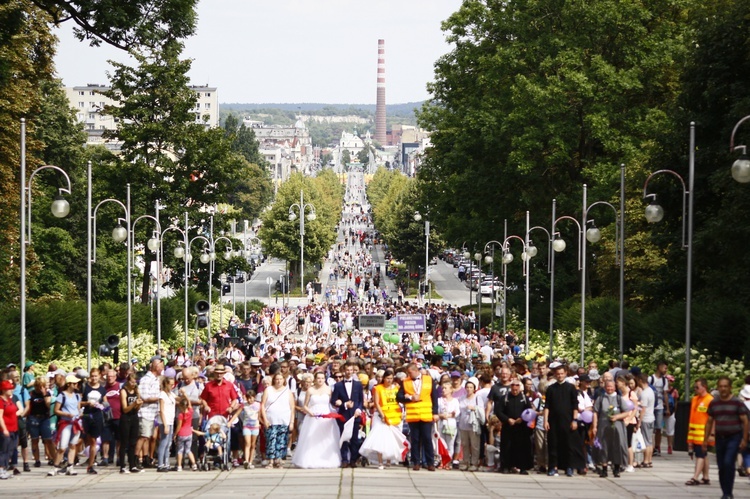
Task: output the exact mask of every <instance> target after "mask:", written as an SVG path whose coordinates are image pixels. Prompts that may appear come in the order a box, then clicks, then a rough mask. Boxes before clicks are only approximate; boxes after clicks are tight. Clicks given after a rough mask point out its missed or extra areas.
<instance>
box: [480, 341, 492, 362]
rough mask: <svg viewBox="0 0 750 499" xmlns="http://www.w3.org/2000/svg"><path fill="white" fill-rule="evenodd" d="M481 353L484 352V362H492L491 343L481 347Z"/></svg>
mask: <svg viewBox="0 0 750 499" xmlns="http://www.w3.org/2000/svg"><path fill="white" fill-rule="evenodd" d="M479 353H480V354H482V362H484V363H485V364H489V363H491V362H492V353H493V351H492V347H491V346H489V345H484V346H483V347H482V348H480V349H479Z"/></svg>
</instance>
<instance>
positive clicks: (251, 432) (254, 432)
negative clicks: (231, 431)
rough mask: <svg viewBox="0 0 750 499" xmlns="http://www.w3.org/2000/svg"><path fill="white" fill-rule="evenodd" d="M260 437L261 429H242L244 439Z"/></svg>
mask: <svg viewBox="0 0 750 499" xmlns="http://www.w3.org/2000/svg"><path fill="white" fill-rule="evenodd" d="M258 435H260V428H248V427H245V428H242V436H243V437H257V436H258Z"/></svg>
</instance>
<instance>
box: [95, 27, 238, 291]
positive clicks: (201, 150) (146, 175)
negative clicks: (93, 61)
mask: <svg viewBox="0 0 750 499" xmlns="http://www.w3.org/2000/svg"><path fill="white" fill-rule="evenodd" d="M181 52H182V43H180V42H178V41H175V40H167V41H165V42H164V44H163V45H162V46H161V47H160V49H159V50H157V51H154V52H148V53H146V54H135V55H134V57H135V59H136V61H137V63H138V65H137V66H136V67H130V66H126V65H124V64H119V63H113V65H114V66H115V71H114V72H113V74H112V75H111V83H112V88H111V90H110V91H109V92H108V96H109V97H111V98H112V99H113V100H114V101H115V103H116V104H117V105H114V106H110V107H109V108H107V109H105V112H106V113H107V114H110V115H112V116H114V117H115V119H117V120H119V122H120V126H119V128H118V129H117V130H115V131H113V132H109V133H107V135H108V136H112V137H115V138H117V139H119V140H120V141H122V155H121V160H122V161H121V163H120V164H119V165H118V166H117V168H115V169H110V170H108V171H104V172H102V173H103V174H104V176H105V178H106V179H107V181H108V182H109V184H110V185H111V186H112V187H113V189H116V190H115V191H114V193H113V194H114V196H113V197H115V198H117V199H123V198H124V192H123V190H122V187H124V186H125V184H127V183H130V184H131V188H132V191H131V192H132V200H133V202H132V206H133V210H132V211H133V214H134V218H135V217H137V216H140V215H141V214H150V213H153V212H154V207H155V205H156V203H157V202H159V203H160V204H162V205H164V206H165V208H164V209H163V212H162V213H163V218H162V220H178V221H179V220H181V215H182V213H183V212H184V211H190V212H193V213H198V210H200V209H201V208H203V207H210V206H216V205H217V204H218V203H222V202H226V201H227V196H226V192H225V190H224V188H223V186H226V185H234V184H235V182H237V180H238V178H240V175H241V173H242V170H243V167H244V166H245V162H244V161H240V158H238V156H237V155H236V154H235V153H233V152H232V147H231V142H230V140H229V139H228V138H227V136H226V134H225V133H224V131H223V130H221V129H209V128H206V127H205V126H204V125H203V124H202V123H197V122H196V117H195V115H194V113H193V110H194V107H195V102H196V96H195V93H194V92H193V90H191V89H190V88H189V87H188V83H189V81H188V76H187V72H188V70H189V69H190V60H186V59H180V55H181ZM164 225H165V226H166V224H164ZM151 230H153V223H150V222H147V223H144V224H142V225H141V226H140V231H139V232H138V233H137V234H136V236H135V240H136V241H141V242H142V241H145V240H146V239H147V238H148V237H150V231H151ZM217 230H218V228H217ZM144 259H145V262H146V264H147V268H149V265H150V262H151V261H152V260H153V259H154V255H153V254H152V252H151V251H150V250H149V249H148V248H147V247H146V248H145V253H144ZM167 263H169V261H167ZM148 286H149V276H148V273H144V276H143V286H142V295H143V297H144V300H145V299H147V296H148V292H147V291H148V289H149V288H148Z"/></svg>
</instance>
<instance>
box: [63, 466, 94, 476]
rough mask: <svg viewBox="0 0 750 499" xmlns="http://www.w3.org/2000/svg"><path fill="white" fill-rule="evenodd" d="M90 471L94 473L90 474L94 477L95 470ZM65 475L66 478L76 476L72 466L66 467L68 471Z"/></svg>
mask: <svg viewBox="0 0 750 499" xmlns="http://www.w3.org/2000/svg"><path fill="white" fill-rule="evenodd" d="M92 471H94V473H92V474H94V475H96V470H92ZM65 474H66V475H68V476H76V475H77V474H78V472H77V471H76V470H74V469H73V467H72V466H68V469H67V471H65Z"/></svg>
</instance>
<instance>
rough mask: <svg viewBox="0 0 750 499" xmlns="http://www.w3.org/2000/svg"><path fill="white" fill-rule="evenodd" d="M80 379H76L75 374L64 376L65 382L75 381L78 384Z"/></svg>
mask: <svg viewBox="0 0 750 499" xmlns="http://www.w3.org/2000/svg"><path fill="white" fill-rule="evenodd" d="M80 381H81V380H80V379H78V376H76V375H75V374H68V375H67V376H65V382H66V383H75V384H78V383H79V382H80Z"/></svg>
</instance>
